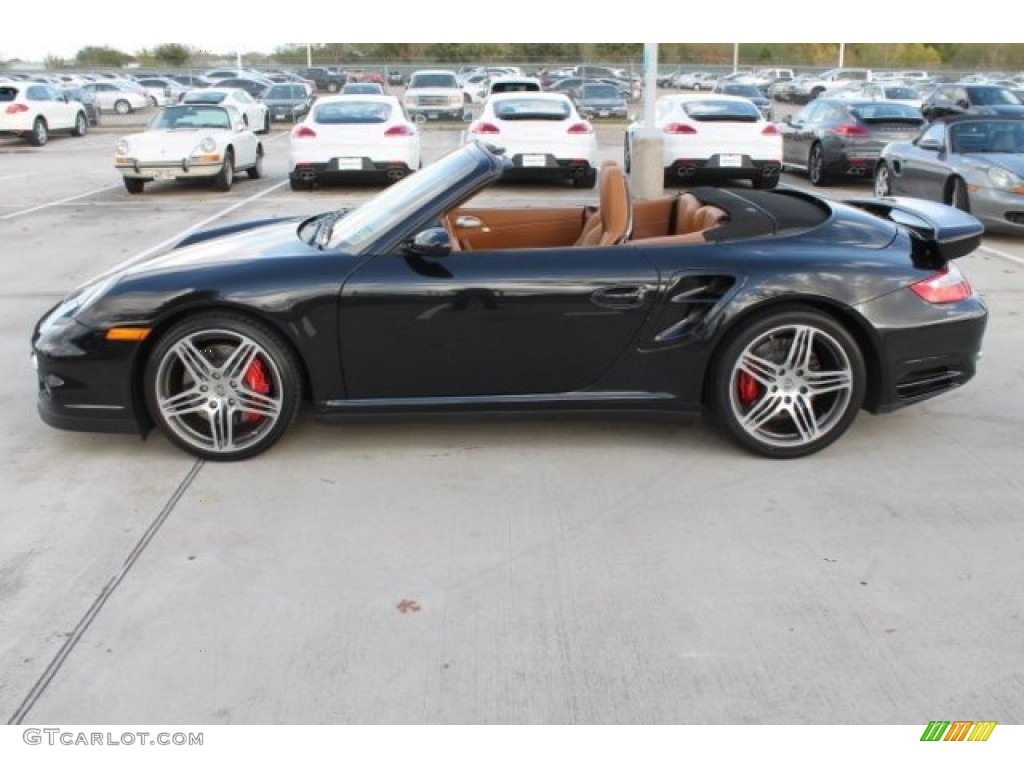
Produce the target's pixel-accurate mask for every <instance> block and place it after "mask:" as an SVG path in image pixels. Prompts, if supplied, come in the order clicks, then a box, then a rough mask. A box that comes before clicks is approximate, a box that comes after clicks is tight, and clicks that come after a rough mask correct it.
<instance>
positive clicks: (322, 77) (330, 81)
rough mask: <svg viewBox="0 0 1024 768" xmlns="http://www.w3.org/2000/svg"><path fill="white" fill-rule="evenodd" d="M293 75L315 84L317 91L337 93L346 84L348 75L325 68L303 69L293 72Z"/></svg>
mask: <svg viewBox="0 0 1024 768" xmlns="http://www.w3.org/2000/svg"><path fill="white" fill-rule="evenodd" d="M295 74H297V75H299V76H300V77H304V78H306V79H307V80H312V81H313V82H314V83H316V89H317V90H318V91H327V92H328V93H337V92H338V91H340V90H341V89H342V87H343V86H344V85H345V83H347V82H348V75H346V74H345V73H344V72H339V71H337V70H330V69H328V68H327V67H303V68H302V69H297V70H295Z"/></svg>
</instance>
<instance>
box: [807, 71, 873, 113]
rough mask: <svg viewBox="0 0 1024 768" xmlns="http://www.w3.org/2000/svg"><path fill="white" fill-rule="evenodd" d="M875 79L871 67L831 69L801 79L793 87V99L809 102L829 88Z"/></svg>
mask: <svg viewBox="0 0 1024 768" xmlns="http://www.w3.org/2000/svg"><path fill="white" fill-rule="evenodd" d="M873 79H874V76H873V74H872V72H871V70H870V69H860V68H856V67H854V68H848V69H830V70H829V71H828V72H823V73H822V74H820V75H818V76H817V77H815V76H811V77H809V78H807V79H806V80H800V81H799V82H798V84H797V85H796V86H794V88H793V100H794V101H795V102H797V103H798V104H807V103H809V102H812V101H814V100H815V99H816V98H818V97H819V96H820V95H821V94H823V93H824V92H825V91H827V90H829V89H832V88H839V87H840V86H843V85H852V84H853V83H867V82H871V81H872V80H873Z"/></svg>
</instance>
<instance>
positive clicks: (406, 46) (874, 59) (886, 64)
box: [45, 43, 1024, 70]
mask: <svg viewBox="0 0 1024 768" xmlns="http://www.w3.org/2000/svg"><path fill="white" fill-rule="evenodd" d="M838 49H839V46H838V44H837V43H742V44H740V46H739V51H738V52H739V63H740V65H741V66H744V67H756V66H769V65H786V66H795V67H799V66H808V67H827V66H835V64H836V63H837V61H838ZM239 53H241V56H242V59H243V61H244V63H245V64H246V65H247V66H272V65H278V66H301V65H304V64H305V63H306V61H307V55H309V54H311V57H312V59H313V61H314V63H315V64H320V65H327V64H332V65H341V66H349V67H358V66H359V65H360V64H361V63H363V62H373V63H375V64H380V63H384V64H423V63H427V62H446V63H459V62H465V63H480V62H484V63H501V62H509V63H517V62H534V63H536V64H538V65H541V64H545V65H558V64H578V63H580V62H604V63H609V64H617V65H619V66H622V65H624V64H632V65H634V66H637V65H639V63H640V62H641V61H642V59H643V45H642V44H641V43H315V44H312V45H311V46H310V47H309V49H307V44H306V43H285V44H282V45H279V46H278V47H277V48H276V49H275V50H274V52H273V53H265V52H252V51H208V50H199V49H197V48H195V47H193V46H189V45H185V44H183V43H165V44H163V45H158V46H155V47H153V48H151V49H141V50H138V51H135V52H134V53H128V52H126V51H121V50H118V49H116V48H112V47H110V46H96V45H90V46H86V47H84V48H82V49H81V50H79V51H78V53H77V54H76V55H75V57H74V58H73V59H60V58H58V57H54V56H50V57H47V60H46V62H45V63H46V64H47V65H48V66H49V67H50V68H51V69H59V68H61V67H113V68H116V67H124V66H128V65H134V66H142V67H149V66H165V67H178V68H184V67H202V66H208V65H213V64H215V63H217V62H219V61H224V60H230V61H234V60H236V58H237V56H238V54H239ZM733 55H734V44H733V43H661V44H659V53H658V58H659V68H660V69H670V68H673V67H676V66H679V67H686V66H701V65H715V66H731V65H732V63H733ZM843 63H844V64H845V65H846V66H866V67H875V68H885V69H901V68H914V69H963V70H969V69H1010V70H1021V69H1024V44H1020V43H992V44H990V43H848V44H846V46H845V50H844V57H843Z"/></svg>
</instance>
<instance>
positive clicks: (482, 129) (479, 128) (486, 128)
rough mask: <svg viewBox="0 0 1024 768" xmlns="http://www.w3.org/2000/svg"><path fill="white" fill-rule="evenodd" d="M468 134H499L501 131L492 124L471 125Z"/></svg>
mask: <svg viewBox="0 0 1024 768" xmlns="http://www.w3.org/2000/svg"><path fill="white" fill-rule="evenodd" d="M469 132H470V133H501V129H499V128H498V126H496V125H495V124H494V123H473V125H471V126H470V127H469Z"/></svg>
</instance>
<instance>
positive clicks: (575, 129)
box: [569, 123, 594, 133]
mask: <svg viewBox="0 0 1024 768" xmlns="http://www.w3.org/2000/svg"><path fill="white" fill-rule="evenodd" d="M593 132H594V126H592V125H591V124H590V123H576V124H574V125H570V126H569V133H593Z"/></svg>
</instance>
